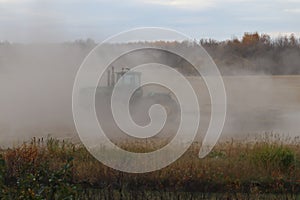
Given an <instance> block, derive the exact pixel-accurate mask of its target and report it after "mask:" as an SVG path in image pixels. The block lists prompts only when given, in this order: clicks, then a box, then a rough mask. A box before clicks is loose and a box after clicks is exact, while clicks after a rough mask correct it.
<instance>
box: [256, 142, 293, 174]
mask: <svg viewBox="0 0 300 200" xmlns="http://www.w3.org/2000/svg"><path fill="white" fill-rule="evenodd" d="M253 160H254V163H255V164H256V165H258V166H263V167H264V168H265V169H267V170H279V171H281V172H288V170H289V169H290V168H291V167H293V166H294V165H295V161H296V156H295V154H294V152H293V151H292V150H290V149H289V148H287V147H283V146H279V145H271V144H265V145H263V146H261V147H260V148H256V149H255V151H254V154H253Z"/></svg>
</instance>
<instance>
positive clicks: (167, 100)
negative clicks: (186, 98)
mask: <svg viewBox="0 0 300 200" xmlns="http://www.w3.org/2000/svg"><path fill="white" fill-rule="evenodd" d="M125 74H126V75H125ZM141 78H142V74H141V73H140V72H135V71H130V69H128V68H122V70H121V71H117V72H116V71H115V68H114V67H111V70H108V71H107V85H105V86H100V87H97V89H96V95H95V98H96V99H95V100H96V102H95V107H96V111H97V114H99V116H98V117H100V118H101V116H102V117H103V119H105V121H109V120H107V119H108V116H111V117H112V115H111V109H110V108H111V96H112V92H113V90H114V89H115V90H121V91H122V90H124V91H128V90H126V88H124V87H132V88H138V89H137V90H136V91H135V92H134V94H133V96H132V97H131V99H130V105H129V109H130V113H131V115H132V117H133V118H135V119H137V121H140V123H141V124H145V123H146V122H145V121H147V119H149V118H148V114H147V113H148V110H149V108H150V107H151V106H152V105H154V104H160V105H162V106H163V107H164V108H165V110H166V113H167V116H168V118H167V121H171V122H174V121H176V120H177V119H178V118H179V106H178V103H177V101H176V100H175V99H174V98H173V97H172V95H171V93H167V92H156V91H151V92H146V91H144V89H143V87H140V85H141ZM118 81H122V82H121V83H122V84H118V85H119V87H116V83H117V82H118ZM81 95H82V96H83V97H85V96H88V95H92V93H91V89H90V88H84V89H82V91H81Z"/></svg>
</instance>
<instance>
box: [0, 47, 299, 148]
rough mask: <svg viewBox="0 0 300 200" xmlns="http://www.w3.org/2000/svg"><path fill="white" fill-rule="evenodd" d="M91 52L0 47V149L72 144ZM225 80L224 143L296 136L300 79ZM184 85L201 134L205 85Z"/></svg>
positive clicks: (205, 116) (206, 117)
mask: <svg viewBox="0 0 300 200" xmlns="http://www.w3.org/2000/svg"><path fill="white" fill-rule="evenodd" d="M93 47H94V44H93V43H80V42H77V43H64V44H34V45H33V44H32V45H29V44H27V45H22V44H1V45H0V91H1V96H0V111H1V114H0V145H1V147H5V146H11V145H15V144H17V143H20V142H23V141H24V140H29V139H30V138H32V137H47V136H52V137H56V138H67V139H74V140H76V138H77V133H76V130H75V126H74V122H73V117H72V87H73V82H74V79H75V76H76V73H77V70H78V69H79V66H80V64H81V63H82V61H83V59H84V58H85V56H86V55H87V54H88V52H89V51H90V50H91V49H92V48H93ZM178 68H180V67H178ZM223 78H224V83H225V88H226V92H227V98H228V105H227V106H228V112H227V119H226V123H225V127H224V130H223V133H222V138H223V139H228V138H232V137H234V138H243V137H246V136H247V137H248V136H249V135H250V136H251V135H256V134H261V133H264V132H278V133H282V134H286V135H291V136H299V134H300V133H299V132H300V131H299V130H300V123H299V119H300V76H297V75H294V76H269V75H262V74H259V75H251V76H246V75H235V76H224V77H223ZM188 79H189V81H191V82H192V83H193V82H194V83H193V84H194V85H195V89H196V92H197V95H198V97H199V100H200V110H201V122H200V125H201V127H200V134H203V132H204V131H205V129H206V128H207V125H208V122H209V118H210V100H209V95H208V93H207V89H206V86H205V83H204V82H203V81H201V80H200V81H199V80H198V81H197V80H195V79H196V78H195V77H193V76H191V75H190V76H189V77H188ZM174 84H178V87H180V83H178V82H176V81H174ZM99 114H100V115H101V113H99Z"/></svg>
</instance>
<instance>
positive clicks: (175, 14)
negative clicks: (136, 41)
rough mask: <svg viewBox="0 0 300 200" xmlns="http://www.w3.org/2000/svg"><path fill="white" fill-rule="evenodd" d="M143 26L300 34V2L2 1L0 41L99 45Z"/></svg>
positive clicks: (204, 32) (199, 33)
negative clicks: (89, 42) (86, 41)
mask: <svg viewBox="0 0 300 200" xmlns="http://www.w3.org/2000/svg"><path fill="white" fill-rule="evenodd" d="M144 26H155V27H167V28H172V29H175V30H178V31H181V32H183V33H185V34H187V35H189V36H191V37H193V38H196V39H200V38H215V39H218V40H223V39H230V38H232V37H233V36H238V37H240V36H241V35H242V33H243V32H254V31H258V32H261V33H268V34H271V35H272V36H276V35H278V34H280V33H281V34H287V33H295V34H296V35H300V0H186V1H184V0H0V41H3V40H8V41H12V42H32V41H35V42H36V41H47V42H53V41H54V42H56V41H72V40H75V39H85V38H93V39H95V40H96V41H101V40H103V39H105V38H106V37H108V36H110V35H112V34H116V33H118V32H120V31H124V30H128V29H131V28H136V27H144Z"/></svg>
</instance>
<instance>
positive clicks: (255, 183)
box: [0, 135, 300, 199]
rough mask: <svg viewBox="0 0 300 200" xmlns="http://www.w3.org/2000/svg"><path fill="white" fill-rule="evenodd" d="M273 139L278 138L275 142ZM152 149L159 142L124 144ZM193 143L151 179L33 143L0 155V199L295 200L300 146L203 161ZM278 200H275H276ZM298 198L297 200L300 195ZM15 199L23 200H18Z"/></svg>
mask: <svg viewBox="0 0 300 200" xmlns="http://www.w3.org/2000/svg"><path fill="white" fill-rule="evenodd" d="M274 138H275V139H274ZM120 146H122V148H124V149H130V150H132V151H137V152H142V151H143V150H144V151H149V150H153V149H155V142H154V141H151V142H149V141H147V145H146V143H142V142H140V143H138V142H135V143H128V142H126V143H122V144H120ZM199 148H200V145H199V144H197V143H195V144H193V145H192V146H191V147H190V148H189V150H188V151H187V152H186V153H185V154H184V155H183V156H182V157H181V158H180V159H179V160H177V161H176V162H174V163H173V164H171V165H170V166H168V167H166V168H164V169H162V170H159V171H155V172H151V173H145V174H128V173H122V172H119V171H116V170H113V169H111V168H108V167H106V166H104V165H102V164H101V163H99V162H98V161H97V160H96V159H94V158H93V157H92V156H91V155H90V154H89V153H88V152H87V150H86V149H85V148H84V147H83V146H82V145H80V144H79V145H76V144H72V143H69V142H66V141H59V140H56V139H53V138H48V139H46V140H43V139H35V138H34V139H33V140H32V141H31V142H29V143H24V144H23V145H21V146H18V147H14V148H12V149H5V150H1V159H0V161H1V162H0V165H1V167H0V186H1V193H0V197H1V199H5V198H6V199H93V198H94V199H187V198H189V199H226V198H229V199H232V198H234V199H257V198H258V197H259V198H261V199H272V198H273V199H281V198H282V199H297V198H299V197H300V196H299V193H300V162H299V161H300V142H299V141H297V140H290V141H284V142H283V141H282V140H281V139H278V138H277V136H276V135H273V136H270V135H268V136H266V137H265V138H263V139H259V140H257V141H255V142H247V143H246V142H235V141H230V142H225V143H220V144H218V145H217V146H216V147H215V148H214V150H213V151H212V152H211V153H210V154H209V155H208V156H207V157H206V158H204V159H199V158H198V157H197V155H198V151H199ZM272 195H273V196H272ZM297 195H298V196H297ZM17 197H18V198H17Z"/></svg>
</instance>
